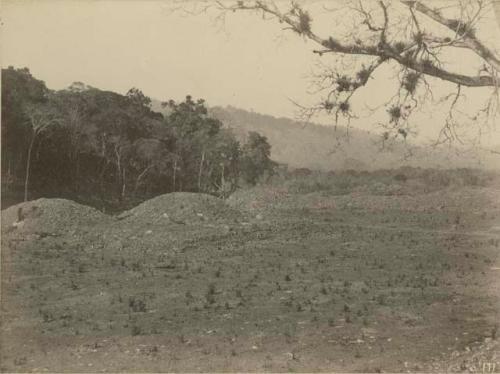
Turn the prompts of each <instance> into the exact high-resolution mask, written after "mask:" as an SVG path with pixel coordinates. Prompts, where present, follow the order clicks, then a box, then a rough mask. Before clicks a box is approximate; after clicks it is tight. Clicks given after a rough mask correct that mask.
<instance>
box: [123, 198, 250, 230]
mask: <svg viewBox="0 0 500 374" xmlns="http://www.w3.org/2000/svg"><path fill="white" fill-rule="evenodd" d="M118 219H120V220H124V221H125V222H127V223H128V222H131V223H132V222H133V223H136V224H138V223H139V224H142V223H156V222H157V221H160V220H161V221H162V222H170V223H175V224H197V223H214V222H217V223H221V222H224V223H235V222H239V221H241V220H242V219H243V217H242V214H241V213H240V212H239V211H238V210H236V209H234V208H232V207H230V206H229V205H227V204H226V203H225V202H224V201H223V200H221V199H218V198H216V197H214V196H211V195H207V194H201V193H191V192H173V193H169V194H165V195H161V196H157V197H155V198H153V199H150V200H148V201H145V202H143V203H142V204H140V205H138V206H136V207H135V208H132V209H130V210H128V211H126V212H123V213H122V214H120V215H119V216H118Z"/></svg>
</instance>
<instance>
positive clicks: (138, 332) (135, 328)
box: [132, 325, 142, 336]
mask: <svg viewBox="0 0 500 374" xmlns="http://www.w3.org/2000/svg"><path fill="white" fill-rule="evenodd" d="M141 334H142V329H141V328H140V326H137V325H133V326H132V336H137V335H141Z"/></svg>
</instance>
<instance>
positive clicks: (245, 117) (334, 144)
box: [211, 106, 500, 170]
mask: <svg viewBox="0 0 500 374" xmlns="http://www.w3.org/2000/svg"><path fill="white" fill-rule="evenodd" d="M211 113H212V115H214V116H215V117H217V118H218V119H220V120H221V121H222V122H224V123H225V124H226V125H227V126H228V127H230V128H232V129H233V130H234V132H235V134H236V135H237V136H238V137H239V138H244V137H245V136H246V134H247V133H248V131H257V132H259V133H261V134H263V135H265V136H266V137H267V138H268V140H269V143H270V144H271V145H272V157H273V159H274V160H275V161H278V162H281V163H286V164H288V165H289V166H291V167H307V168H310V169H320V170H335V169H367V170H373V169H380V168H392V167H400V166H420V167H436V168H441V167H442V168H450V167H475V168H477V167H480V168H481V167H485V168H497V167H498V165H499V164H500V163H499V156H498V155H494V154H488V153H486V152H479V151H474V152H467V153H457V152H456V151H454V150H453V149H451V150H444V149H440V150H433V149H429V148H424V147H416V146H410V147H411V152H412V153H411V156H410V157H408V153H409V152H410V149H409V148H410V147H408V146H405V145H404V144H403V143H399V144H395V145H393V146H392V147H391V148H390V149H381V145H380V137H379V136H377V135H375V134H371V133H369V132H367V131H364V130H358V129H350V130H349V137H348V138H347V139H346V137H345V128H342V127H339V128H338V129H337V130H335V129H334V128H332V127H328V126H323V125H317V124H314V123H307V124H306V123H300V122H297V121H293V120H291V119H288V118H276V117H273V116H270V115H264V114H259V113H254V112H249V111H246V110H243V109H238V108H234V107H230V106H228V107H225V108H222V107H213V108H211Z"/></svg>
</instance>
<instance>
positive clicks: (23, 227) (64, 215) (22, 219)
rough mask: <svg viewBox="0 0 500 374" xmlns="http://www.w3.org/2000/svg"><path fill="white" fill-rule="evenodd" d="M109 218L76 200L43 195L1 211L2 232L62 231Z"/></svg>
mask: <svg viewBox="0 0 500 374" xmlns="http://www.w3.org/2000/svg"><path fill="white" fill-rule="evenodd" d="M108 220H111V217H109V216H107V215H105V214H103V213H101V212H99V211H98V210H96V209H94V208H91V207H88V206H85V205H81V204H78V203H75V202H74V201H71V200H66V199H47V198H42V199H38V200H33V201H28V202H25V203H20V204H17V205H14V206H11V207H9V208H7V209H5V210H2V232H11V231H16V232H19V233H26V232H33V233H35V232H41V233H60V232H66V231H68V230H72V229H81V228H82V227H84V226H93V227H95V226H99V225H100V224H101V223H104V222H106V221H108Z"/></svg>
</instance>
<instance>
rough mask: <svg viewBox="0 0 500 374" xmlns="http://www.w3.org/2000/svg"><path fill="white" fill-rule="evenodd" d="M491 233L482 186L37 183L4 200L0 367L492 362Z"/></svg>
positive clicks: (423, 367) (491, 207)
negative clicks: (150, 194) (96, 196)
mask: <svg viewBox="0 0 500 374" xmlns="http://www.w3.org/2000/svg"><path fill="white" fill-rule="evenodd" d="M19 207H22V210H21V211H20V210H19ZM499 245H500V189H495V188H492V187H491V188H481V187H477V188H470V187H467V188H465V187H463V188H448V189H445V190H441V191H438V192H432V193H426V194H423V193H422V194H417V195H412V196H375V195H369V194H367V193H365V194H363V193H360V192H357V193H352V194H349V195H342V196H333V195H327V194H321V193H310V194H302V195H299V194H289V193H287V192H286V191H281V190H272V189H268V190H267V191H265V192H264V193H262V191H259V193H252V192H251V191H250V192H249V191H245V192H242V193H241V194H240V195H238V193H237V194H235V195H234V196H233V197H231V198H230V199H229V200H228V201H227V203H224V202H222V201H220V200H217V199H215V198H212V197H209V196H205V195H196V194H180V193H179V194H170V195H169V196H163V197H159V198H156V199H154V201H153V200H151V201H149V202H146V203H144V204H142V205H140V206H138V207H136V208H134V209H132V210H131V211H128V212H125V213H123V214H121V215H120V216H117V217H111V216H106V215H104V214H102V213H100V212H98V211H95V210H93V209H91V208H87V207H83V206H79V205H78V204H76V203H72V202H69V201H67V200H60V199H50V200H49V199H40V200H36V201H34V202H30V203H27V204H22V205H19V206H14V207H10V208H8V209H6V210H4V211H2V284H1V285H2V303H1V307H2V310H1V312H2V320H1V322H2V324H1V348H0V354H1V356H0V361H1V364H0V365H1V370H2V371H3V372H31V371H35V372H44V371H45V372H123V371H133V372H140V371H144V372H165V371H189V372H207V371H218V372H221V371H245V372H249V371H266V372H285V371H286V372H291V371H301V372H304V371H307V372H312V371H328V372H332V371H336V372H445V371H458V372H462V371H463V372H493V371H497V372H498V371H500V344H499V338H498V335H499V333H498V327H499V321H500V318H499V316H500V314H499V311H500V282H499V279H500V257H499V256H498V253H499ZM495 365H496V366H495Z"/></svg>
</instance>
